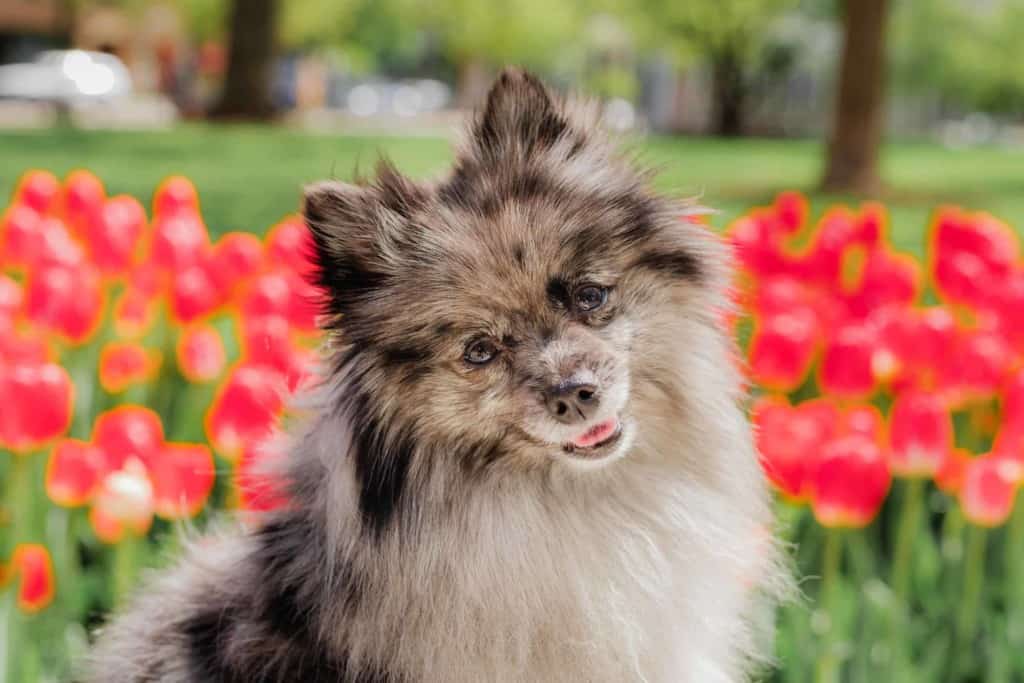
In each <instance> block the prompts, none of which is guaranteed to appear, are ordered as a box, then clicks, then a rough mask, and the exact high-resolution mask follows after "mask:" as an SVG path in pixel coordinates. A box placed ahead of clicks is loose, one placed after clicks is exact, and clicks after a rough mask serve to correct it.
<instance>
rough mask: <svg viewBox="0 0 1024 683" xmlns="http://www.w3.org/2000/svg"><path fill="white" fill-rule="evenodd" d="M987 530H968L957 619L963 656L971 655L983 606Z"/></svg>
mask: <svg viewBox="0 0 1024 683" xmlns="http://www.w3.org/2000/svg"><path fill="white" fill-rule="evenodd" d="M986 540H987V532H986V530H985V529H983V528H981V527H979V526H974V525H973V524H972V525H970V526H968V528H967V547H966V549H965V552H964V590H963V598H962V600H961V601H960V613H959V615H958V618H957V639H958V642H959V646H960V653H961V655H963V656H965V657H967V656H969V655H970V653H971V651H972V649H971V641H972V640H973V639H974V632H975V629H976V627H977V623H978V607H979V605H980V604H981V591H982V582H983V581H984V580H985V542H986Z"/></svg>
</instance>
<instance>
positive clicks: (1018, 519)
mask: <svg viewBox="0 0 1024 683" xmlns="http://www.w3.org/2000/svg"><path fill="white" fill-rule="evenodd" d="M1021 577H1024V493H1019V494H1017V500H1016V503H1015V505H1014V510H1013V516H1012V517H1011V518H1010V523H1009V525H1008V526H1007V529H1006V578H1005V579H1004V580H1005V581H1006V582H1007V584H1008V590H1009V601H1008V603H1009V604H1008V607H1009V610H1008V611H1009V618H1010V622H1011V623H1014V622H1024V580H1022V579H1021Z"/></svg>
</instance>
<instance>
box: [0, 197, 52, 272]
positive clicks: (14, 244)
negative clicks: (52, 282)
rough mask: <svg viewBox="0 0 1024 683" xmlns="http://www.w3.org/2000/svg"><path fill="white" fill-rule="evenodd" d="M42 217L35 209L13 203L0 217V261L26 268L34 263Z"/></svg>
mask: <svg viewBox="0 0 1024 683" xmlns="http://www.w3.org/2000/svg"><path fill="white" fill-rule="evenodd" d="M42 220H43V219H42V217H41V216H40V215H39V213H38V212H36V210H35V209H33V208H31V207H30V206H27V205H24V204H14V205H12V206H11V207H10V208H8V209H7V211H6V212H5V213H4V215H3V218H2V219H0V263H5V264H7V265H10V266H17V267H20V268H27V267H29V266H31V265H32V264H33V263H35V260H36V253H37V251H38V249H39V226H40V224H41V223H42Z"/></svg>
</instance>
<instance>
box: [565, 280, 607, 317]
mask: <svg viewBox="0 0 1024 683" xmlns="http://www.w3.org/2000/svg"><path fill="white" fill-rule="evenodd" d="M572 300H573V304H574V305H575V306H576V310H578V311H583V312H584V313H590V312H591V311H596V310H597V309H599V308H601V306H604V303H605V302H606V301H608V290H607V289H605V288H604V287H598V286H597V285H584V286H582V287H580V288H579V289H577V290H576V291H575V292H573V295H572Z"/></svg>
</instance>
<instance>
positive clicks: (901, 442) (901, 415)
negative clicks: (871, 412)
mask: <svg viewBox="0 0 1024 683" xmlns="http://www.w3.org/2000/svg"><path fill="white" fill-rule="evenodd" d="M889 440H890V443H891V446H892V453H891V454H890V457H891V464H892V470H893V472H894V473H895V474H897V475H899V476H904V477H933V476H935V473H936V472H937V471H938V469H939V467H940V465H941V464H942V462H943V460H944V459H945V458H946V454H947V453H948V452H949V451H950V450H951V449H952V448H953V420H952V417H951V416H950V414H949V411H948V410H947V409H946V406H945V404H944V403H943V401H942V400H941V399H940V398H939V397H938V396H935V395H934V394H925V393H919V392H908V393H905V394H902V395H900V396H897V397H896V401H895V402H894V403H893V406H892V411H891V413H890V416H889Z"/></svg>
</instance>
